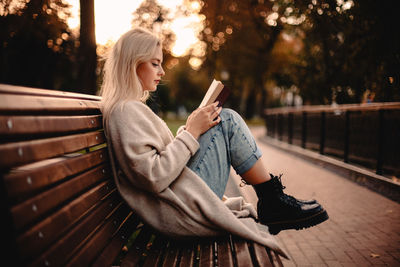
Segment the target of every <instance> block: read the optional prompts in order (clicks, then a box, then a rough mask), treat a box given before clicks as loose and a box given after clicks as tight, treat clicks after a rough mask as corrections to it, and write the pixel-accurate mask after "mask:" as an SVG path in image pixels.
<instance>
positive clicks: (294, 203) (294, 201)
mask: <svg viewBox="0 0 400 267" xmlns="http://www.w3.org/2000/svg"><path fill="white" fill-rule="evenodd" d="M282 175H283V173H281V174H279V176H275V178H276V179H277V181H278V183H276V186H277V190H278V192H279V193H280V194H281V196H280V198H281V199H282V201H283V202H285V203H287V204H288V205H291V206H298V205H299V203H298V201H297V199H296V198H295V197H293V196H291V195H288V194H286V193H284V192H283V190H284V189H286V186H284V185H283V184H282Z"/></svg>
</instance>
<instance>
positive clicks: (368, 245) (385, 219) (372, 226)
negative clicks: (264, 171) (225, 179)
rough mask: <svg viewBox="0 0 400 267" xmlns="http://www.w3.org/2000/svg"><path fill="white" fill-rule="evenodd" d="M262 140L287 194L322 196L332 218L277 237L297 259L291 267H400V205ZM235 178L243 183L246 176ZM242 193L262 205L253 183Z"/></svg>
mask: <svg viewBox="0 0 400 267" xmlns="http://www.w3.org/2000/svg"><path fill="white" fill-rule="evenodd" d="M251 130H252V132H253V134H254V135H255V136H256V137H257V136H260V135H262V134H264V129H263V128H260V127H257V128H252V129H251ZM258 144H259V146H260V148H261V150H262V151H263V153H264V155H263V160H264V162H265V164H266V166H267V167H268V168H269V171H270V172H272V173H275V174H279V173H283V174H284V175H283V176H282V182H283V184H284V185H285V186H286V189H285V192H286V193H287V194H291V195H294V196H296V197H297V198H315V199H317V200H318V201H319V202H320V203H321V204H322V205H323V206H324V207H325V209H326V210H327V211H328V214H329V216H330V219H329V220H328V221H326V222H324V223H322V224H320V225H318V226H315V227H312V228H308V229H306V230H301V231H295V230H287V231H282V232H280V233H279V234H278V235H277V239H278V241H279V242H280V243H281V244H282V245H283V246H284V247H285V248H286V250H287V252H288V253H289V254H290V256H291V257H292V261H286V260H285V261H284V265H285V266H359V267H361V266H400V204H398V203H396V202H394V201H392V200H389V199H387V198H385V197H383V196H381V195H379V194H377V193H375V192H372V191H370V190H368V189H366V188H364V187H361V186H359V185H357V184H355V183H353V182H351V181H349V180H347V179H345V178H343V177H341V176H339V175H337V174H336V173H334V172H332V171H329V170H325V169H323V168H322V167H320V166H318V165H316V164H313V163H310V162H307V161H305V160H303V159H301V158H298V157H296V156H292V155H290V154H289V153H287V152H284V151H282V150H279V149H276V148H273V147H271V146H268V145H266V144H264V143H262V142H260V141H258ZM232 173H234V172H232ZM233 177H234V180H235V182H237V183H238V182H239V179H240V178H239V177H238V176H237V175H236V174H234V175H233ZM241 191H242V194H243V195H244V197H245V198H246V199H247V201H249V202H252V203H256V196H255V193H254V191H253V189H252V188H251V187H250V186H246V187H243V188H241Z"/></svg>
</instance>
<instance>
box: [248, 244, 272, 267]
mask: <svg viewBox="0 0 400 267" xmlns="http://www.w3.org/2000/svg"><path fill="white" fill-rule="evenodd" d="M251 248H252V249H251V250H253V251H254V257H253V259H254V261H255V262H256V263H257V264H258V265H259V266H266V267H268V266H273V265H272V263H271V261H270V259H269V255H268V253H267V249H266V248H265V247H263V246H261V245H259V244H257V243H253V244H251Z"/></svg>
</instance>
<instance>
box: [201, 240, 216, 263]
mask: <svg viewBox="0 0 400 267" xmlns="http://www.w3.org/2000/svg"><path fill="white" fill-rule="evenodd" d="M199 245H200V262H199V264H200V266H204V267H206V266H208V267H212V266H213V265H214V260H213V254H214V253H213V242H212V241H203V242H201V243H200V244H199Z"/></svg>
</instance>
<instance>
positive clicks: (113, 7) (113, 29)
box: [68, 0, 142, 45]
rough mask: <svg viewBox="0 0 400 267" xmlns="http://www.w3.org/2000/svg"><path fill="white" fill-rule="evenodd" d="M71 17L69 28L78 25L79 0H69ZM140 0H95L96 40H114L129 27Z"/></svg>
mask: <svg viewBox="0 0 400 267" xmlns="http://www.w3.org/2000/svg"><path fill="white" fill-rule="evenodd" d="M68 2H69V3H70V4H71V5H72V8H71V13H72V14H73V17H72V18H71V19H69V20H68V24H69V25H70V27H71V28H76V27H79V0H69V1H68ZM141 2H142V1H140V0H136V1H125V0H113V1H112V4H111V3H110V1H107V0H95V1H94V4H95V20H96V42H97V43H98V44H103V45H104V44H106V43H107V42H108V41H112V42H115V41H116V40H118V38H119V37H120V36H121V35H122V34H123V33H124V32H126V31H128V30H129V29H130V28H131V22H132V13H133V12H134V11H135V10H136V9H137V8H138V7H139V5H140V4H141Z"/></svg>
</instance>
